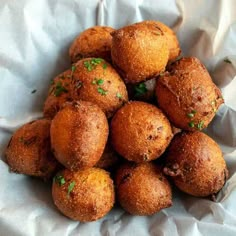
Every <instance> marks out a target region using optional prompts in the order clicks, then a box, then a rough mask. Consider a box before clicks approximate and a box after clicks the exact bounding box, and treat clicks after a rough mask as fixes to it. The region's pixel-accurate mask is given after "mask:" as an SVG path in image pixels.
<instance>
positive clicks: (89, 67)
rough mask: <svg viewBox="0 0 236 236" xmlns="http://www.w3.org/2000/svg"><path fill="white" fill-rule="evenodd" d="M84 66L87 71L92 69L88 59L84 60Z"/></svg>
mask: <svg viewBox="0 0 236 236" xmlns="http://www.w3.org/2000/svg"><path fill="white" fill-rule="evenodd" d="M84 66H85V67H86V68H87V70H88V71H92V69H93V67H92V65H91V63H90V61H85V62H84Z"/></svg>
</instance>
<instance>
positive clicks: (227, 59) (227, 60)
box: [224, 58, 232, 64]
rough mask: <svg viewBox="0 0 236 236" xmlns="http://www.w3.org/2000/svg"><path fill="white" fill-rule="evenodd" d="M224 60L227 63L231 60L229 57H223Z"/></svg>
mask: <svg viewBox="0 0 236 236" xmlns="http://www.w3.org/2000/svg"><path fill="white" fill-rule="evenodd" d="M224 62H226V63H229V64H232V62H231V61H230V60H229V58H225V59H224Z"/></svg>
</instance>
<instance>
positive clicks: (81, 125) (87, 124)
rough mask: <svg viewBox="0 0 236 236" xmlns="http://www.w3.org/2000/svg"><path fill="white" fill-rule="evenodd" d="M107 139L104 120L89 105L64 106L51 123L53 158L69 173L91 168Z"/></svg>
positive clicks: (104, 117)
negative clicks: (82, 168) (69, 171)
mask: <svg viewBox="0 0 236 236" xmlns="http://www.w3.org/2000/svg"><path fill="white" fill-rule="evenodd" d="M107 137H108V122H107V119H106V116H105V114H104V113H103V112H102V110H101V109H100V108H99V107H98V106H97V105H95V104H93V103H90V102H85V101H78V102H73V103H67V104H65V106H64V108H63V109H61V110H60V111H59V112H58V113H57V115H56V116H55V117H54V119H53V120H52V125H51V143H52V148H53V150H54V154H55V157H56V158H57V160H58V161H59V162H60V163H61V164H63V165H64V166H65V167H66V168H68V169H70V170H78V169H79V168H81V167H92V166H94V165H95V164H96V163H97V162H98V160H99V159H100V157H101V156H102V153H103V151H104V148H105V145H106V142H107Z"/></svg>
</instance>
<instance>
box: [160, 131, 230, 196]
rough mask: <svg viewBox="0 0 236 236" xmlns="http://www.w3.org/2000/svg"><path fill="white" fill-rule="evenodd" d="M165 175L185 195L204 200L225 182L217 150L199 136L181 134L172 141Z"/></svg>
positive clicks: (210, 142) (219, 153)
mask: <svg viewBox="0 0 236 236" xmlns="http://www.w3.org/2000/svg"><path fill="white" fill-rule="evenodd" d="M164 173H165V174H166V175H169V176H170V177H171V178H172V180H173V181H174V183H175V185H176V186H177V187H178V188H179V189H180V190H182V191H183V192H185V193H188V194H190V195H193V196H196V197H205V196H209V195H212V194H215V193H217V192H218V191H219V190H220V189H221V188H222V187H223V185H224V183H225V181H226V179H227V178H228V170H227V166H226V163H225V160H224V158H223V155H222V152H221V150H220V147H219V146H218V145H217V143H216V142H215V141H214V140H213V139H211V138H210V137H209V136H207V135H206V134H204V133H202V132H198V131H194V132H189V131H188V132H182V133H179V134H177V135H175V137H174V138H173V140H172V142H171V144H170V146H169V148H168V151H167V154H166V167H165V168H164Z"/></svg>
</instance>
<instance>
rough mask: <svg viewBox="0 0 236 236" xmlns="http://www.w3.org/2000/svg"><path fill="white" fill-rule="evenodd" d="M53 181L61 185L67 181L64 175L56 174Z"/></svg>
mask: <svg viewBox="0 0 236 236" xmlns="http://www.w3.org/2000/svg"><path fill="white" fill-rule="evenodd" d="M53 181H54V182H55V183H57V184H58V185H59V186H62V185H63V184H65V183H66V181H65V179H64V177H63V176H62V175H56V176H55V177H54V178H53Z"/></svg>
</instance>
